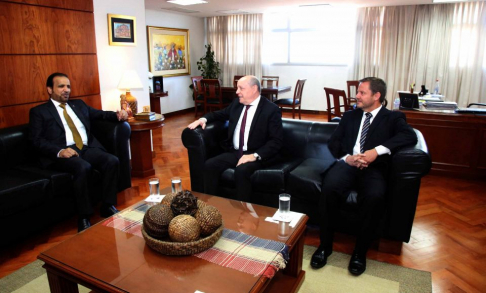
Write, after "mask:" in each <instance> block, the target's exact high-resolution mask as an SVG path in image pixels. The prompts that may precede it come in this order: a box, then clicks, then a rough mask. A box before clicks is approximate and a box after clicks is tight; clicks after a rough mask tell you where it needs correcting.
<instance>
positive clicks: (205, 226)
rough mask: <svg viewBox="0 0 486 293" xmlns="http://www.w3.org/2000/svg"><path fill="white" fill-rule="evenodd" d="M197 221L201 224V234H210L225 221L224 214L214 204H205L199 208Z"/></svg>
mask: <svg viewBox="0 0 486 293" xmlns="http://www.w3.org/2000/svg"><path fill="white" fill-rule="evenodd" d="M196 220H197V222H198V223H199V226H201V235H204V236H205V235H210V234H212V233H213V232H214V231H216V229H218V228H219V226H221V224H222V223H223V216H221V213H220V212H219V210H218V209H217V208H215V207H213V206H209V205H208V206H205V207H202V208H200V209H199V210H198V212H197V217H196Z"/></svg>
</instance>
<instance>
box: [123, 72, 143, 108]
mask: <svg viewBox="0 0 486 293" xmlns="http://www.w3.org/2000/svg"><path fill="white" fill-rule="evenodd" d="M141 88H143V85H142V82H141V81H140V78H139V77H138V74H137V72H136V71H135V70H126V71H125V72H124V73H123V75H122V78H121V80H120V82H119V83H118V89H121V90H125V91H126V94H125V95H123V94H122V95H120V106H121V108H122V109H124V108H126V104H128V106H129V107H130V109H131V110H132V111H131V112H132V115H133V114H137V113H138V102H137V98H135V97H134V96H132V95H131V93H130V90H132V89H141Z"/></svg>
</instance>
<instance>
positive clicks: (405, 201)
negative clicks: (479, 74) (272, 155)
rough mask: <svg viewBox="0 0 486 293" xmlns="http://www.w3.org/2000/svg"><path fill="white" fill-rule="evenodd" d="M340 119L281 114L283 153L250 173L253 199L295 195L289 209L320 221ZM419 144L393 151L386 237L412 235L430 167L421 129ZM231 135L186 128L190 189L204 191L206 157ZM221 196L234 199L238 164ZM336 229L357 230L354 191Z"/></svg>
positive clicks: (213, 128)
mask: <svg viewBox="0 0 486 293" xmlns="http://www.w3.org/2000/svg"><path fill="white" fill-rule="evenodd" d="M337 125H338V123H320V122H311V121H300V120H291V119H283V130H284V147H283V149H282V151H281V155H282V157H283V159H282V161H281V162H280V163H278V164H275V165H272V166H268V167H267V168H265V169H263V170H259V171H257V172H255V173H254V174H253V175H252V178H251V180H252V188H253V194H252V197H251V202H253V203H257V204H261V205H266V206H273V207H278V196H277V195H278V194H280V193H282V192H286V193H289V194H291V196H292V202H291V210H292V211H297V212H302V213H305V214H307V215H309V217H310V222H313V223H318V202H319V197H320V191H321V181H322V179H321V174H322V173H324V172H325V171H326V170H327V169H328V168H329V167H330V166H331V165H332V164H333V162H334V161H335V159H334V158H333V157H332V155H331V153H330V152H329V149H328V148H327V141H328V139H329V138H330V136H331V134H332V133H333V132H334V130H335V128H336V127H337ZM415 132H416V133H417V136H418V143H417V145H415V146H410V147H406V148H402V149H400V150H398V151H397V152H396V153H395V154H393V158H392V166H391V172H390V176H389V179H388V180H389V182H388V192H387V199H386V200H387V203H386V214H385V216H384V218H383V221H382V226H381V227H378V229H379V231H378V232H379V233H380V235H382V237H384V238H387V239H390V240H395V241H399V242H400V243H402V242H408V241H409V240H410V233H411V230H412V224H413V219H414V215H415V209H416V205H417V198H418V194H419V188H420V181H421V178H422V177H423V176H424V175H426V174H427V173H428V172H429V170H430V167H431V159H430V156H429V154H428V150H427V145H426V143H425V140H424V137H423V136H422V134H421V133H420V132H419V131H418V130H415ZM225 137H227V124H225V123H220V122H216V123H210V124H208V125H207V126H206V129H205V130H202V129H201V128H200V127H199V128H197V129H195V130H190V129H188V128H186V129H185V130H184V131H183V132H182V142H183V143H184V146H185V147H186V148H187V150H188V155H189V168H190V174H191V186H192V190H194V191H198V192H203V191H204V184H203V174H204V173H203V172H204V170H203V168H204V162H205V161H206V160H207V159H208V158H211V157H213V156H215V155H216V154H218V153H220V152H222V149H221V147H220V146H219V142H220V141H222V140H223V139H224V138H225ZM221 177H222V178H221V180H220V186H219V195H220V196H224V197H227V198H233V195H234V194H235V185H234V179H233V177H234V169H228V170H226V171H225V172H223V174H222V175H221ZM339 217H340V219H339V220H338V221H337V222H338V223H339V225H338V230H339V231H341V232H346V233H351V234H354V233H355V232H356V231H355V229H354V227H356V226H357V225H353V223H356V221H358V220H359V219H358V214H357V204H356V192H351V193H350V195H349V197H348V199H347V202H346V204H344V205H343V206H342V208H341V210H340V212H339Z"/></svg>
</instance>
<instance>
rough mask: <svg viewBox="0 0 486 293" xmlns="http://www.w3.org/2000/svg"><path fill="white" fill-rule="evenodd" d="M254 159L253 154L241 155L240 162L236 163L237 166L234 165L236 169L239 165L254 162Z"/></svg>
mask: <svg viewBox="0 0 486 293" xmlns="http://www.w3.org/2000/svg"><path fill="white" fill-rule="evenodd" d="M255 161H256V158H255V156H254V155H253V154H249V155H243V156H242V157H241V158H240V160H239V161H238V164H236V167H238V166H239V165H241V164H244V163H248V162H255Z"/></svg>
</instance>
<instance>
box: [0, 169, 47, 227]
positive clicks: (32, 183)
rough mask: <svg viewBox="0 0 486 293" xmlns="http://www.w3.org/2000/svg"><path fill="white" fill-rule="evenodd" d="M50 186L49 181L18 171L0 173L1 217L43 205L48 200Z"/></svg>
mask: <svg viewBox="0 0 486 293" xmlns="http://www.w3.org/2000/svg"><path fill="white" fill-rule="evenodd" d="M48 184H49V180H47V179H44V178H41V177H40V176H34V175H32V174H29V173H24V172H21V171H18V170H9V171H8V172H2V173H0V217H2V218H3V217H8V216H10V215H13V214H15V213H18V212H20V211H23V210H26V209H29V208H32V207H36V206H39V205H41V204H42V203H43V202H44V201H46V200H48V198H47V197H48V195H47V193H46V187H47V185H48Z"/></svg>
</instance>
